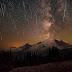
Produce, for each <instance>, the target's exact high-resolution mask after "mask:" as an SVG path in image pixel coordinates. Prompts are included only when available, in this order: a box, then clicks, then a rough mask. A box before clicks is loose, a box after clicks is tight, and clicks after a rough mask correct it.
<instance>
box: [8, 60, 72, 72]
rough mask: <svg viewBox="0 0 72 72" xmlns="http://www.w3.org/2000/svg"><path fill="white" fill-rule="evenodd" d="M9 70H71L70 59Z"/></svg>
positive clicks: (47, 71)
mask: <svg viewBox="0 0 72 72" xmlns="http://www.w3.org/2000/svg"><path fill="white" fill-rule="evenodd" d="M9 72H72V60H70V61H64V62H56V63H48V64H42V65H39V66H32V67H18V68H15V69H13V70H11V71H9Z"/></svg>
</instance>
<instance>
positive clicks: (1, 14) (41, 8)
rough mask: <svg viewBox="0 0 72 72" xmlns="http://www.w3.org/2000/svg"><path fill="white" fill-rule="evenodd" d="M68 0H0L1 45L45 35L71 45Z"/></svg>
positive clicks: (71, 7) (71, 16)
mask: <svg viewBox="0 0 72 72" xmlns="http://www.w3.org/2000/svg"><path fill="white" fill-rule="evenodd" d="M71 27H72V1H71V0H0V48H7V47H11V46H16V47H18V46H21V45H24V44H25V43H29V44H35V43H37V42H39V41H43V40H45V39H47V38H53V39H55V38H56V39H60V40H61V39H62V40H64V41H67V42H69V43H71V44H72V28H71Z"/></svg>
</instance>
